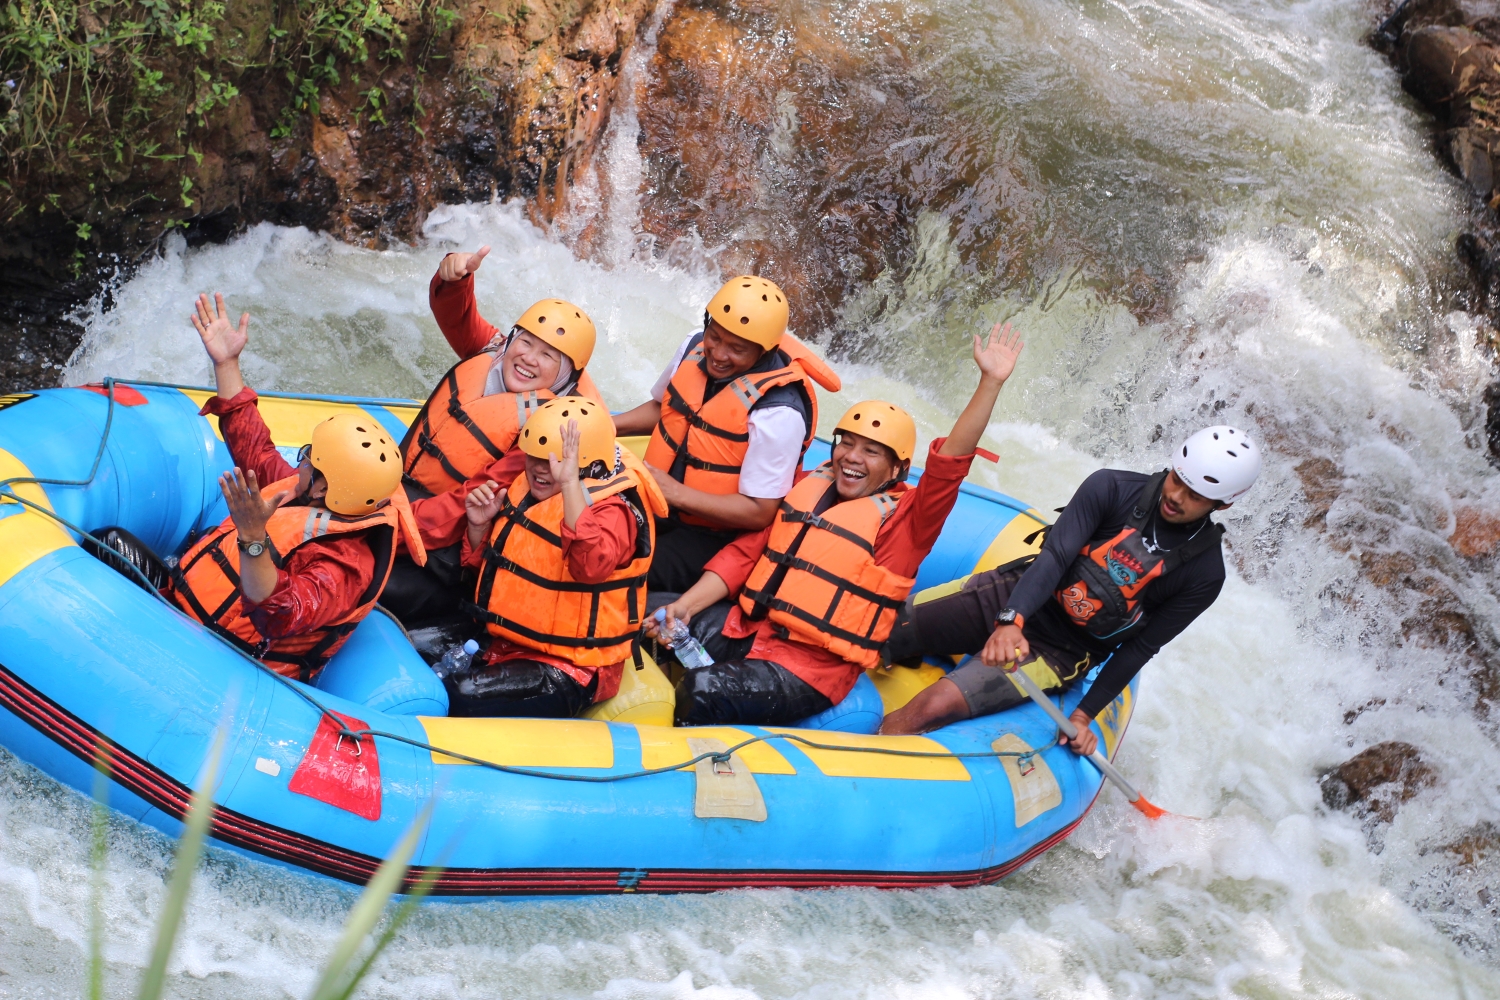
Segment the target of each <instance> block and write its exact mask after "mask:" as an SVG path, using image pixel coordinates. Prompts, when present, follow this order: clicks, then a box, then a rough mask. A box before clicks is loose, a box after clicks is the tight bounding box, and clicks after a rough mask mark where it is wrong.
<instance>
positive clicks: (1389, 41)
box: [1373, 0, 1500, 465]
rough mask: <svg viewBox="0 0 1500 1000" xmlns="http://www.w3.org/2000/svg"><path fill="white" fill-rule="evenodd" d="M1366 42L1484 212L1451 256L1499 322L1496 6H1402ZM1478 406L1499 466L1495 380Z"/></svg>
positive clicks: (1499, 39) (1499, 400)
mask: <svg viewBox="0 0 1500 1000" xmlns="http://www.w3.org/2000/svg"><path fill="white" fill-rule="evenodd" d="M1373 41H1374V42H1375V44H1376V45H1377V46H1378V47H1380V48H1382V49H1384V50H1386V51H1387V52H1389V53H1390V54H1391V57H1392V59H1393V61H1394V62H1395V64H1396V67H1397V69H1398V70H1400V72H1401V82H1402V86H1403V87H1405V88H1406V90H1407V92H1408V93H1410V94H1411V95H1412V96H1413V97H1415V98H1416V99H1417V100H1418V101H1420V102H1421V103H1422V105H1423V106H1424V107H1426V108H1427V110H1428V111H1430V112H1432V114H1433V116H1434V118H1436V119H1437V123H1438V125H1439V126H1440V128H1439V131H1438V133H1437V135H1436V136H1435V145H1436V147H1437V149H1438V151H1439V153H1440V155H1442V156H1443V157H1444V158H1445V159H1446V160H1447V162H1448V164H1449V165H1450V166H1451V167H1452V168H1453V169H1454V171H1455V172H1456V173H1457V174H1458V175H1459V176H1460V177H1462V178H1463V179H1464V181H1465V182H1466V183H1467V185H1468V187H1469V189H1470V190H1471V191H1473V193H1474V195H1475V197H1476V199H1478V200H1479V201H1480V202H1482V203H1483V205H1484V207H1485V209H1486V210H1487V211H1486V215H1485V220H1486V221H1485V223H1484V225H1483V226H1482V227H1481V228H1480V231H1476V232H1472V233H1465V234H1463V235H1462V236H1460V237H1459V238H1458V244H1457V250H1458V253H1459V256H1460V257H1461V258H1462V259H1463V260H1464V261H1465V262H1467V263H1468V265H1469V267H1470V270H1471V272H1472V273H1473V275H1474V279H1475V283H1476V285H1477V286H1478V291H1479V293H1480V299H1481V302H1482V305H1483V307H1484V309H1485V310H1486V311H1487V312H1488V313H1489V314H1490V316H1491V318H1492V319H1500V253H1497V250H1496V248H1497V245H1500V215H1497V214H1496V211H1497V209H1500V0H1406V2H1405V3H1402V4H1401V5H1400V6H1399V7H1397V8H1396V10H1395V11H1394V12H1393V13H1392V14H1391V16H1390V17H1389V18H1387V19H1386V21H1385V22H1384V23H1383V24H1382V25H1381V26H1380V27H1379V29H1377V31H1376V32H1375V35H1374V37H1373ZM1486 346H1489V345H1486ZM1484 403H1485V406H1486V408H1487V419H1486V421H1485V432H1486V437H1487V438H1488V444H1489V455H1490V461H1491V463H1492V464H1496V465H1500V381H1497V382H1495V383H1494V384H1492V385H1491V386H1490V387H1489V389H1488V390H1487V391H1486V392H1485V394H1484Z"/></svg>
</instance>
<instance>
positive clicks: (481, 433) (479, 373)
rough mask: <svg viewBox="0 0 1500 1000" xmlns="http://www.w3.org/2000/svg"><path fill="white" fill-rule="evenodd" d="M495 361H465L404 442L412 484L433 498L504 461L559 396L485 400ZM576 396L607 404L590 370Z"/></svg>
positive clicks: (500, 395)
mask: <svg viewBox="0 0 1500 1000" xmlns="http://www.w3.org/2000/svg"><path fill="white" fill-rule="evenodd" d="M495 357H496V353H495V352H493V351H483V352H481V353H479V354H476V355H474V356H473V357H472V358H469V359H468V360H466V361H460V362H459V363H458V364H456V365H454V366H453V367H452V368H450V369H448V374H446V375H444V376H443V378H442V380H441V381H440V382H438V384H437V388H435V389H433V390H432V395H431V396H429V397H428V398H427V402H426V404H425V405H424V406H423V407H422V411H421V412H420V413H418V414H417V419H416V420H413V421H412V424H411V427H410V428H409V429H408V430H407V432H406V437H405V438H404V439H403V440H402V441H401V452H402V454H403V455H405V456H406V469H405V473H406V478H407V480H408V481H409V482H411V483H415V484H416V485H418V486H420V487H422V488H423V489H424V490H427V491H428V492H429V493H431V494H433V495H436V494H438V493H446V492H448V491H449V490H451V489H453V488H454V487H455V486H459V485H462V484H463V482H464V481H465V480H468V479H472V478H473V477H474V476H477V475H479V474H480V473H481V472H483V471H484V470H485V468H486V467H488V466H489V465H490V463H491V462H494V461H497V460H498V459H500V458H503V457H504V456H505V453H506V452H508V451H510V450H511V448H513V447H514V446H515V443H516V435H518V434H520V433H521V426H522V425H523V424H525V423H526V418H527V417H529V416H531V413H532V411H533V410H535V409H536V408H537V407H539V406H541V405H542V404H543V403H545V402H546V401H547V400H549V399H553V398H555V397H556V395H557V394H556V393H554V392H551V391H549V390H547V389H538V390H535V391H532V392H497V393H494V394H493V395H489V396H486V395H485V394H484V383H485V379H486V378H488V376H489V372H490V367H491V365H493V364H494V361H495ZM575 392H576V393H577V394H578V395H580V396H587V397H589V398H590V399H593V400H596V401H597V402H598V403H599V404H600V405H601V406H602V405H604V400H603V399H602V398H601V397H600V395H599V390H598V389H597V388H596V387H595V386H594V380H593V379H591V378H589V376H588V373H587V372H581V373H579V376H578V386H577V389H576V390H575Z"/></svg>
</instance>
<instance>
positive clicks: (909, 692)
mask: <svg viewBox="0 0 1500 1000" xmlns="http://www.w3.org/2000/svg"><path fill="white" fill-rule="evenodd" d="M865 676H867V677H869V678H870V680H871V681H873V682H874V683H875V690H876V691H878V692H880V703H881V705H882V706H883V707H884V708H885V714H886V715H890V714H891V713H892V712H894V711H896V710H898V709H900V708H901V707H902V706H904V705H905V704H906V703H907V702H909V701H911V700H912V699H913V698H915V697H916V696H917V695H919V694H921V693H922V692H923V691H925V690H926V689H927V688H929V687H931V686H932V685H934V684H936V683H937V682H938V681H940V680H942V679H943V678H944V677H947V676H948V675H947V674H946V673H945V672H944V671H943V668H942V667H939V666H935V665H934V664H931V663H924V664H922V665H921V666H919V667H898V666H890V667H878V668H876V669H874V670H866V671H865Z"/></svg>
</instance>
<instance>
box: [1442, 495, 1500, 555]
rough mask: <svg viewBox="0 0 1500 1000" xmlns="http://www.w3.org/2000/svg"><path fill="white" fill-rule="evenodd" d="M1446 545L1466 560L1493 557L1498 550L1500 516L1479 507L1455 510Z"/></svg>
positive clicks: (1499, 544) (1499, 542)
mask: <svg viewBox="0 0 1500 1000" xmlns="http://www.w3.org/2000/svg"><path fill="white" fill-rule="evenodd" d="M1448 543H1449V544H1450V545H1452V546H1453V551H1454V552H1457V553H1458V554H1459V555H1461V556H1463V557H1464V558H1466V559H1481V558H1487V557H1489V556H1492V555H1494V554H1495V552H1496V550H1497V549H1500V514H1496V513H1494V512H1493V511H1488V510H1484V509H1482V508H1479V507H1457V508H1455V509H1454V511H1453V534H1452V536H1450V537H1449V539H1448Z"/></svg>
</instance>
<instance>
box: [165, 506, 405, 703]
mask: <svg viewBox="0 0 1500 1000" xmlns="http://www.w3.org/2000/svg"><path fill="white" fill-rule="evenodd" d="M296 488H297V477H296V476H289V477H287V478H286V479H282V480H279V481H278V482H274V483H272V484H271V485H270V486H267V487H265V488H264V489H263V490H261V495H262V496H264V497H268V498H269V497H273V496H275V495H276V494H277V493H280V492H281V491H282V490H291V491H294V492H295V490H296ZM398 531H399V532H401V534H402V535H403V536H404V537H405V539H406V543H407V548H408V551H409V553H410V554H411V556H412V559H413V560H414V561H415V562H417V563H418V564H419V565H420V564H423V563H425V562H426V561H427V560H426V552H425V550H424V549H423V548H422V541H421V537H420V536H419V535H418V534H417V525H416V521H415V520H414V519H413V518H412V514H411V507H410V506H409V505H408V504H407V501H406V492H405V491H404V490H402V489H401V488H400V487H397V488H396V490H395V492H393V493H392V494H391V496H390V502H389V503H387V504H384V505H383V506H381V507H380V508H378V509H376V510H374V511H371V512H370V513H368V514H361V515H359V516H357V517H346V516H344V515H342V514H335V513H334V512H333V511H331V510H328V509H326V508H323V507H301V506H299V507H279V508H277V509H276V512H275V513H273V514H272V515H271V519H270V520H269V521H268V522H266V536H267V539H268V542H269V548H270V553H271V560H272V561H273V562H275V564H276V566H277V568H278V569H279V568H280V567H281V566H282V565H283V563H285V561H286V559H287V557H289V556H290V555H291V554H292V551H293V550H294V549H296V548H297V547H298V546H300V545H305V544H306V543H308V542H311V541H313V540H315V539H319V538H328V537H331V536H333V535H342V534H349V533H352V532H363V533H365V537H366V538H367V540H368V541H369V544H370V549H371V551H373V552H374V553H375V576H374V578H373V579H372V580H371V581H370V586H369V587H368V588H366V590H365V592H364V593H363V594H361V595H360V598H359V604H358V605H357V606H356V607H354V608H352V609H351V610H350V611H349V612H348V613H347V614H345V615H343V616H341V617H339V618H337V619H335V620H334V621H333V622H331V623H329V624H328V625H325V626H323V627H322V628H318V629H314V630H312V631H311V632H305V633H303V634H301V635H290V636H285V637H283V638H280V639H267V638H266V637H265V636H263V635H261V634H260V631H259V630H258V629H257V628H256V627H255V625H254V623H253V622H251V621H250V617H249V615H248V613H247V612H246V610H245V608H244V607H243V604H242V601H241V595H240V550H239V546H238V545H237V544H236V541H237V539H238V537H239V533H238V531H237V530H236V529H235V526H234V521H233V519H229V518H226V519H225V521H224V523H223V524H221V525H219V526H218V527H217V528H215V529H214V530H213V531H210V532H209V533H208V534H206V535H204V536H203V537H202V538H201V539H199V540H198V541H197V543H195V544H194V545H193V547H192V548H190V549H188V551H187V553H186V554H185V555H184V556H183V557H182V560H181V561H180V562H179V563H178V564H177V566H175V567H174V568H173V569H172V580H173V584H174V585H173V587H172V597H173V599H174V600H175V601H176V602H177V606H178V607H180V608H182V610H183V611H185V612H187V614H188V615H190V616H192V617H193V618H195V619H197V620H198V621H200V622H202V623H203V624H205V625H207V626H208V627H209V628H211V629H213V630H214V631H215V632H217V633H218V634H219V635H221V636H223V637H224V638H225V639H227V640H229V641H230V642H231V643H233V644H234V645H236V646H238V647H239V648H241V649H243V650H245V651H246V652H247V653H250V654H251V655H252V656H255V657H257V658H259V659H260V660H262V661H264V662H265V663H266V664H267V665H269V666H270V667H271V669H272V670H275V671H276V672H277V673H279V674H283V675H285V676H287V677H295V678H297V679H298V680H302V681H309V680H312V678H314V677H316V676H317V674H318V672H319V671H321V670H322V669H323V665H324V664H326V663H327V662H328V659H329V657H331V656H333V654H334V653H336V652H338V650H339V647H340V646H342V645H343V644H344V641H345V640H346V639H347V638H348V637H349V633H350V632H353V631H354V628H355V626H357V625H358V624H359V623H360V622H361V621H363V620H364V617H365V615H367V614H369V613H370V609H371V608H373V607H374V606H375V602H376V601H377V600H378V599H379V598H380V592H381V591H382V590H383V589H385V581H386V579H387V577H389V576H390V574H391V566H392V564H393V563H394V562H395V559H396V533H397V532H398Z"/></svg>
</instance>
